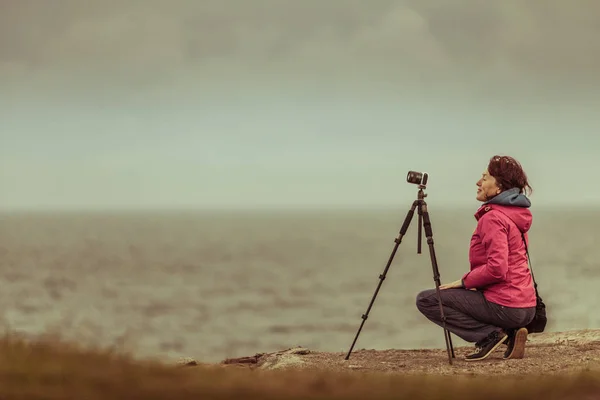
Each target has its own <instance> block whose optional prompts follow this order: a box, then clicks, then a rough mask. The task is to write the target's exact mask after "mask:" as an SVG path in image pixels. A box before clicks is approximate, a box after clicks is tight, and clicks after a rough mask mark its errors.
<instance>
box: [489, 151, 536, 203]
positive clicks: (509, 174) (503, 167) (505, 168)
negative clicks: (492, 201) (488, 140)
mask: <svg viewBox="0 0 600 400" xmlns="http://www.w3.org/2000/svg"><path fill="white" fill-rule="evenodd" d="M488 172H489V174H490V175H492V176H493V177H494V178H495V179H496V184H497V185H498V187H499V188H500V189H501V190H502V191H504V190H508V189H512V188H515V187H516V188H519V191H520V193H525V194H531V192H533V189H532V188H531V186H530V185H529V182H527V175H526V174H525V171H523V167H521V164H519V162H518V161H517V160H515V159H514V158H512V157H509V156H498V155H496V156H493V157H492V158H490V162H489V163H488Z"/></svg>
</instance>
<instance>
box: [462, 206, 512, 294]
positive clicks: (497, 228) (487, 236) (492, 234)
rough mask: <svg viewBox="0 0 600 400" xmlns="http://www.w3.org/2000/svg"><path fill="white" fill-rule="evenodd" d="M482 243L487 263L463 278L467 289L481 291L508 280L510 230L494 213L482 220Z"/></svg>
mask: <svg viewBox="0 0 600 400" xmlns="http://www.w3.org/2000/svg"><path fill="white" fill-rule="evenodd" d="M480 235H481V242H482V244H483V246H484V248H485V250H486V253H487V262H486V264H485V265H482V266H481V267H477V268H475V269H473V270H472V271H470V272H468V273H466V274H465V275H464V276H463V278H462V279H463V284H464V286H465V288H467V289H472V288H476V289H481V288H484V287H486V286H489V285H491V284H493V283H496V282H501V281H504V280H505V279H506V274H507V272H508V230H507V228H506V224H505V223H504V221H503V220H502V219H501V218H499V217H498V216H496V215H494V213H489V214H487V215H485V216H484V217H483V218H482V219H481V229H480Z"/></svg>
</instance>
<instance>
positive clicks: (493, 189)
mask: <svg viewBox="0 0 600 400" xmlns="http://www.w3.org/2000/svg"><path fill="white" fill-rule="evenodd" d="M500 192H501V190H500V188H499V187H498V185H497V184H496V178H494V177H493V176H491V175H490V174H489V173H488V170H487V169H486V170H485V171H483V174H481V178H480V179H479V180H478V181H477V200H479V201H487V200H489V199H491V198H492V197H494V196H496V195H497V194H499V193H500Z"/></svg>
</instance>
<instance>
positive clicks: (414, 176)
mask: <svg viewBox="0 0 600 400" xmlns="http://www.w3.org/2000/svg"><path fill="white" fill-rule="evenodd" d="M428 178H429V174H428V173H427V172H417V171H408V174H407V175H406V181H407V182H408V183H412V184H415V185H419V186H425V185H427V179H428Z"/></svg>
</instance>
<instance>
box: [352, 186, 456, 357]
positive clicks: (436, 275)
mask: <svg viewBox="0 0 600 400" xmlns="http://www.w3.org/2000/svg"><path fill="white" fill-rule="evenodd" d="M424 189H425V185H422V184H420V185H419V191H418V193H417V200H415V201H414V202H413V204H412V207H411V208H410V210H409V211H408V213H407V214H406V218H405V219H404V223H403V224H402V228H401V229H400V233H399V235H398V237H397V238H395V239H394V242H395V243H396V244H395V245H394V249H393V250H392V254H391V255H390V258H389V260H388V262H387V265H386V266H385V269H384V271H383V274H381V275H379V284H378V285H377V288H376V289H375V293H374V294H373V298H372V299H371V302H370V303H369V307H368V308H367V312H366V313H365V314H363V315H362V322H361V323H360V327H359V328H358V332H356V336H355V337H354V341H353V342H352V345H351V346H350V350H348V354H347V355H346V360H347V359H349V358H350V353H352V349H353V348H354V345H355V344H356V340H357V339H358V335H360V332H361V330H362V328H363V326H364V324H365V322H366V320H367V318H368V317H369V312H370V311H371V307H373V303H374V302H375V298H376V297H377V294H378V293H379V289H380V288H381V284H382V283H383V281H384V279H385V277H386V275H387V272H388V269H389V268H390V265H391V264H392V260H393V259H394V256H395V254H396V251H397V250H398V246H400V243H401V242H402V238H403V237H404V235H405V234H406V231H407V230H408V226H409V225H410V222H411V220H412V217H413V215H414V213H415V208H417V209H418V214H419V226H418V230H419V232H418V237H417V254H421V237H422V230H421V227H423V228H424V229H425V236H426V237H427V244H428V245H429V254H430V256H431V266H432V268H433V279H434V281H435V288H436V292H437V298H438V303H439V305H440V313H441V317H442V324H443V328H444V338H445V340H446V349H447V351H448V362H449V363H450V365H452V359H453V358H455V355H454V348H453V346H452V338H451V337H450V331H448V330H447V329H446V317H445V315H444V308H443V307H442V300H441V297H440V271H439V270H438V265H437V259H436V257H435V249H434V247H433V232H432V230H431V221H430V220H429V212H428V211H427V203H426V202H425V197H427V194H425V192H424V191H423V190H424Z"/></svg>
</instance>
